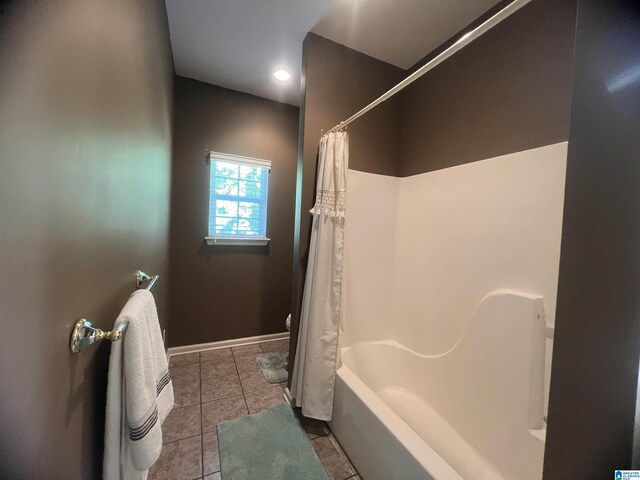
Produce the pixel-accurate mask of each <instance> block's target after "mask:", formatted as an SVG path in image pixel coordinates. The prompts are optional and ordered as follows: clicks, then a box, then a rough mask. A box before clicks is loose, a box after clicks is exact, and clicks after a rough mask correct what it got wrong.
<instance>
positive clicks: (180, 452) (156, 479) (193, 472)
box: [148, 435, 202, 480]
mask: <svg viewBox="0 0 640 480" xmlns="http://www.w3.org/2000/svg"><path fill="white" fill-rule="evenodd" d="M201 475H202V439H201V438H200V435H198V436H195V437H191V438H185V439H183V440H179V441H177V442H173V443H169V444H167V445H163V447H162V453H161V454H160V458H159V459H158V461H157V462H156V463H155V464H154V465H153V467H151V470H150V471H149V477H148V479H149V480H193V479H194V478H199V477H200V476H201Z"/></svg>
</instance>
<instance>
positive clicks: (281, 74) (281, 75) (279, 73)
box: [273, 68, 291, 82]
mask: <svg viewBox="0 0 640 480" xmlns="http://www.w3.org/2000/svg"><path fill="white" fill-rule="evenodd" d="M273 76H274V77H276V80H280V81H281V82H286V81H287V80H289V79H290V78H291V74H290V73H289V72H287V71H286V70H283V69H282V68H280V69H278V70H276V71H275V72H273Z"/></svg>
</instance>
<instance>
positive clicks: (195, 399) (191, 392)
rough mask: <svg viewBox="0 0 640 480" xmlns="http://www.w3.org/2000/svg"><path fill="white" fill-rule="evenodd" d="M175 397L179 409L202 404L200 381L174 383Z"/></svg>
mask: <svg viewBox="0 0 640 480" xmlns="http://www.w3.org/2000/svg"><path fill="white" fill-rule="evenodd" d="M173 397H174V402H175V404H176V406H179V407H184V406H186V405H195V404H196V403H200V381H199V380H198V381H195V382H186V383H185V382H177V383H176V382H173Z"/></svg>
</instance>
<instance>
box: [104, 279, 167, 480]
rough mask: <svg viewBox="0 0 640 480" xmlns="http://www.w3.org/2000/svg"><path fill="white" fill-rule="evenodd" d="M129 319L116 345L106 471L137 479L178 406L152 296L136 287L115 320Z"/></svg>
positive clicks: (111, 478) (110, 477)
mask: <svg viewBox="0 0 640 480" xmlns="http://www.w3.org/2000/svg"><path fill="white" fill-rule="evenodd" d="M123 322H128V324H129V325H128V327H127V331H126V332H125V334H124V336H123V337H122V339H121V340H119V341H116V342H113V343H112V344H111V358H110V359H109V376H108V385H107V411H106V426H105V442H104V443H105V446H104V464H103V473H104V479H105V480H138V479H144V478H146V473H147V470H148V469H149V468H150V467H151V466H152V465H153V464H154V463H155V462H156V460H157V459H158V457H159V456H160V451H161V450H162V430H161V428H160V427H161V424H162V422H163V421H164V419H165V418H166V416H167V414H168V413H169V412H170V411H171V409H172V408H173V385H172V384H171V378H170V377H169V367H168V365H167V357H166V353H165V351H164V344H163V341H162V333H161V332H160V324H159V322H158V312H157V310H156V304H155V302H154V300H153V295H152V294H151V292H149V291H148V290H137V291H135V292H134V293H133V294H132V295H131V297H129V301H128V302H127V303H126V305H125V306H124V308H123V309H122V312H120V315H119V316H118V318H117V320H116V324H115V326H117V325H120V324H121V323H123Z"/></svg>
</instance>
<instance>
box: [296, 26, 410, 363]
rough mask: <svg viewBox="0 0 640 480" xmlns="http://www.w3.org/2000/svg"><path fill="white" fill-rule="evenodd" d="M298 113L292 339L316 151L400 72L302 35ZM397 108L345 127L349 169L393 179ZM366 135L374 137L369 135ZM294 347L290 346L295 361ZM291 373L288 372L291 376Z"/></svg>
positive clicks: (383, 107) (389, 106) (389, 104)
mask: <svg viewBox="0 0 640 480" xmlns="http://www.w3.org/2000/svg"><path fill="white" fill-rule="evenodd" d="M302 63H303V66H302V70H303V71H302V82H303V88H302V107H301V110H300V112H301V113H300V116H301V118H300V142H299V150H298V178H297V193H296V226H295V244H294V254H293V297H292V305H291V309H292V310H291V311H292V322H291V338H294V339H297V334H298V316H299V312H300V303H301V301H302V288H303V284H304V275H305V270H306V264H307V254H308V249H309V232H310V228H311V216H310V215H309V209H310V208H311V207H312V206H313V201H314V197H315V192H314V189H315V176H316V166H317V155H318V145H319V143H320V137H321V136H322V130H325V131H326V130H328V129H330V128H331V127H333V126H334V125H336V124H337V123H339V122H340V121H341V120H344V119H345V118H347V117H349V116H350V115H351V114H353V113H355V112H356V111H358V110H359V109H361V108H362V107H364V106H365V105H367V104H368V103H369V102H371V101H372V100H374V99H376V98H377V97H378V96H380V95H381V94H383V93H384V92H385V91H387V90H388V89H390V88H391V87H393V86H394V85H395V84H396V83H398V82H399V81H400V80H402V78H404V75H405V72H404V70H402V69H400V68H397V67H394V66H392V65H389V64H387V63H384V62H381V61H380V60H376V59H375V58H372V57H369V56H367V55H364V54H362V53H360V52H356V51H355V50H351V49H350V48H347V47H345V46H342V45H339V44H337V43H335V42H332V41H330V40H327V39H325V38H322V37H320V36H318V35H315V34H312V33H310V34H308V35H307V37H306V38H305V40H304V44H303V57H302ZM399 107H400V103H399V102H398V101H395V100H393V101H389V102H386V103H385V104H383V105H381V106H380V107H378V108H377V109H376V110H374V111H373V112H371V113H370V114H369V115H367V116H366V117H364V118H362V119H361V120H359V121H358V122H357V123H356V124H353V126H349V149H350V152H351V156H350V159H349V162H350V168H352V169H355V170H364V171H370V172H373V173H379V174H384V175H396V174H397V173H398V168H399V163H398V152H399V147H400V145H399V143H398V140H399V135H398V131H399V130H398V129H399V127H400V109H399ZM372 132H375V133H373V134H372ZM295 346H296V342H295V341H293V342H291V358H295ZM291 372H292V369H289V374H290V375H291Z"/></svg>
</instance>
